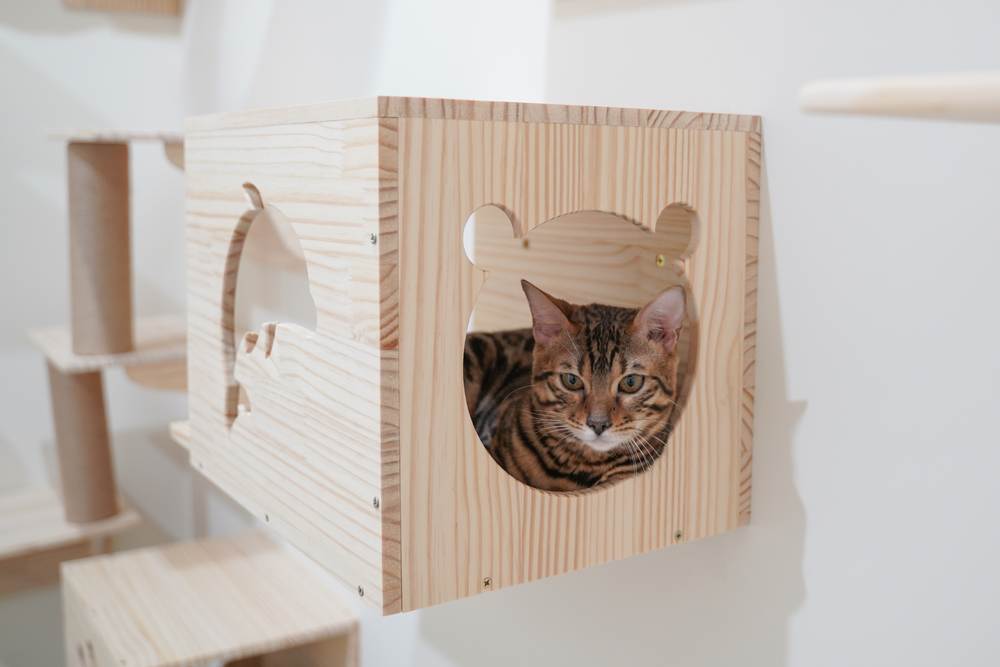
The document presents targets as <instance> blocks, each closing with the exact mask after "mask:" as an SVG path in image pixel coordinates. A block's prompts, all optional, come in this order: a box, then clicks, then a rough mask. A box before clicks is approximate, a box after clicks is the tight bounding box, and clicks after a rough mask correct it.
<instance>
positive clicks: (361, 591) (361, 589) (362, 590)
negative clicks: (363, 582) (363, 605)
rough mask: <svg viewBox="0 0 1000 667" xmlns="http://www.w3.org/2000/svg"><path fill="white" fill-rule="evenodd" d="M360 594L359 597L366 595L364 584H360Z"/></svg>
mask: <svg viewBox="0 0 1000 667" xmlns="http://www.w3.org/2000/svg"><path fill="white" fill-rule="evenodd" d="M358 596H359V597H364V596H365V588H364V586H358Z"/></svg>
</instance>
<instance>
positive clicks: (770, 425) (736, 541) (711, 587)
mask: <svg viewBox="0 0 1000 667" xmlns="http://www.w3.org/2000/svg"><path fill="white" fill-rule="evenodd" d="M761 196H762V202H761V204H762V211H761V230H760V231H761V248H760V276H759V294H760V297H759V301H758V308H759V311H758V332H759V334H758V342H757V403H756V424H755V437H754V470H753V472H754V491H753V518H752V520H751V524H750V526H749V527H747V528H742V529H739V530H737V531H735V532H732V533H729V534H726V535H722V536H719V537H715V538H710V539H706V540H702V541H699V542H694V543H691V544H686V545H681V546H676V547H672V548H669V549H666V550H663V551H658V552H653V553H649V554H645V555H642V556H637V557H634V558H631V559H627V560H624V561H619V562H616V563H611V564H608V565H605V566H601V567H597V568H591V569H588V570H583V571H581V572H577V573H573V574H569V575H565V576H562V577H556V578H552V579H546V580H542V581H539V582H535V583H532V584H528V585H526V586H521V587H516V588H511V589H507V590H503V591H499V592H496V593H491V594H486V595H480V596H477V597H474V598H469V599H467V600H463V601H459V602H454V603H450V604H446V605H443V606H440V607H435V608H431V609H428V610H426V611H424V612H421V616H420V632H421V633H422V635H423V636H424V638H425V639H426V640H427V642H429V643H430V644H431V645H433V646H434V647H435V648H436V649H438V650H439V651H440V652H441V653H442V654H443V655H445V656H447V657H448V658H450V659H451V660H452V661H453V662H454V664H459V665H466V664H476V665H483V666H484V667H488V666H490V665H498V666H499V665H503V666H504V667H506V666H507V665H511V664H518V665H529V664H540V665H541V664H544V665H546V666H548V667H551V666H554V665H574V666H579V665H604V664H608V665H611V664H633V665H654V664H655V665H673V664H676V665H727V664H757V665H783V664H786V663H787V654H786V653H787V644H788V641H787V635H788V622H789V619H790V617H791V616H792V615H793V614H794V613H795V611H796V610H797V609H798V608H799V607H800V606H801V605H802V602H803V600H804V599H805V590H804V581H803V573H802V556H803V544H804V539H805V513H804V510H803V507H802V502H801V500H800V498H799V494H798V491H797V490H796V488H795V483H794V476H793V473H794V465H793V460H792V451H793V441H794V435H795V430H796V427H797V425H798V422H799V420H800V418H801V417H802V414H803V412H804V410H805V402H802V401H794V402H793V401H790V400H789V399H788V395H787V390H786V387H785V368H784V362H783V347H782V340H781V327H780V322H781V319H780V312H779V306H778V298H777V275H776V266H775V257H774V252H773V246H772V240H771V217H770V206H769V199H768V194H767V178H766V173H765V174H764V182H763V183H762V192H761Z"/></svg>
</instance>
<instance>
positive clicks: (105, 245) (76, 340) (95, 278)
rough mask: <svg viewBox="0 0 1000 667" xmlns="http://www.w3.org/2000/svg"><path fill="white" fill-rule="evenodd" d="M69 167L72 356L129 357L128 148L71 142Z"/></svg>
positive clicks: (130, 332)
mask: <svg viewBox="0 0 1000 667" xmlns="http://www.w3.org/2000/svg"><path fill="white" fill-rule="evenodd" d="M67 166H68V171H69V173H68V176H69V243H70V292H71V310H72V322H73V352H75V353H76V354H115V353H119V352H129V351H131V350H132V349H133V340H132V260H131V256H130V248H129V243H130V241H129V160H128V144H125V143H84V142H71V143H69V145H68V148H67Z"/></svg>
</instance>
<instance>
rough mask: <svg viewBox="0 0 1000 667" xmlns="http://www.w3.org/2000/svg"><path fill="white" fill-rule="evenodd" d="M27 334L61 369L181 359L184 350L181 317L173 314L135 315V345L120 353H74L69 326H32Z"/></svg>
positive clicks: (86, 369)
mask: <svg viewBox="0 0 1000 667" xmlns="http://www.w3.org/2000/svg"><path fill="white" fill-rule="evenodd" d="M28 336H29V337H30V338H31V341H32V342H33V343H34V344H35V345H36V346H37V347H38V348H39V349H40V350H41V351H42V352H43V353H44V354H45V356H46V357H47V358H48V360H49V361H51V362H52V364H53V365H55V366H56V368H58V369H59V370H60V371H62V372H64V373H88V372H91V371H97V370H101V369H104V368H110V367H115V366H126V367H127V366H142V365H152V364H163V363H166V362H172V361H183V360H184V359H185V356H186V354H187V342H186V336H187V330H186V328H185V324H184V318H183V317H181V316H174V315H165V316H157V317H144V318H139V319H138V320H137V321H136V323H135V349H134V350H133V351H131V352H125V353H122V354H75V353H74V352H73V343H72V336H71V334H70V330H69V328H68V327H64V326H61V327H48V328H44V329H33V330H31V331H29V332H28Z"/></svg>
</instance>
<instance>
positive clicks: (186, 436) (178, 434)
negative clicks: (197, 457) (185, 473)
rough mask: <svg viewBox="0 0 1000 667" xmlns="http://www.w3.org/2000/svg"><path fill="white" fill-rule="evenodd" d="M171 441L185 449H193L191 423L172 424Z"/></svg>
mask: <svg viewBox="0 0 1000 667" xmlns="http://www.w3.org/2000/svg"><path fill="white" fill-rule="evenodd" d="M170 439H171V440H173V441H174V442H175V443H176V444H177V445H179V446H180V447H183V448H184V449H191V422H189V421H188V420H186V419H185V420H182V421H175V422H170Z"/></svg>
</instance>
